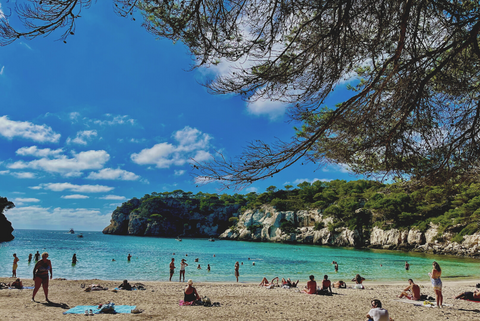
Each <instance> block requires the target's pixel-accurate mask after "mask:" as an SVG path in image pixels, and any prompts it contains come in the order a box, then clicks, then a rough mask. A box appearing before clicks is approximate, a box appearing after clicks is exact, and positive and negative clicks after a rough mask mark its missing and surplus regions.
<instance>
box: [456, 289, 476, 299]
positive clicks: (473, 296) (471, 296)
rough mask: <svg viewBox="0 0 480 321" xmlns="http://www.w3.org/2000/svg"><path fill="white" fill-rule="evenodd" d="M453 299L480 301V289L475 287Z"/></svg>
mask: <svg viewBox="0 0 480 321" xmlns="http://www.w3.org/2000/svg"><path fill="white" fill-rule="evenodd" d="M454 299H462V300H471V301H480V289H477V290H475V291H473V292H463V293H461V294H459V295H457V296H456V297H454Z"/></svg>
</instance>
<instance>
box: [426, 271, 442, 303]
mask: <svg viewBox="0 0 480 321" xmlns="http://www.w3.org/2000/svg"><path fill="white" fill-rule="evenodd" d="M432 266H433V269H432V272H430V273H428V275H429V276H430V281H431V282H432V286H433V291H435V297H436V299H437V307H439V308H441V307H442V305H443V294H442V280H441V279H440V276H442V269H441V268H440V265H439V264H438V263H437V262H435V261H433V263H432Z"/></svg>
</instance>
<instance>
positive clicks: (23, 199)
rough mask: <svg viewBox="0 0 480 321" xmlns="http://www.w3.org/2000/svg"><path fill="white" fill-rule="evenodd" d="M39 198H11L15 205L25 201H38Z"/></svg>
mask: <svg viewBox="0 0 480 321" xmlns="http://www.w3.org/2000/svg"><path fill="white" fill-rule="evenodd" d="M38 202H40V200H39V199H38V198H23V197H17V198H15V199H14V200H13V203H14V204H15V206H21V205H23V204H25V203H38Z"/></svg>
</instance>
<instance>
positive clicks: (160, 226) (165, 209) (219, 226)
mask: <svg viewBox="0 0 480 321" xmlns="http://www.w3.org/2000/svg"><path fill="white" fill-rule="evenodd" d="M140 206H141V201H140V200H138V199H132V200H130V201H128V202H125V203H124V204H122V206H120V207H118V208H117V209H116V210H115V211H114V212H113V213H112V219H111V220H110V225H109V226H107V227H106V228H105V229H104V230H103V233H104V234H120V235H141V236H165V237H176V236H179V235H184V236H190V237H211V236H215V237H216V236H218V234H220V232H221V231H223V230H224V229H225V228H226V227H227V226H228V219H229V218H230V217H232V215H233V213H236V212H237V211H238V209H239V206H238V205H230V206H222V207H217V208H213V209H211V211H209V212H208V213H200V212H198V211H195V208H194V207H192V205H191V204H189V203H188V202H185V201H182V200H180V199H175V198H169V199H162V200H159V201H157V202H151V203H150V204H149V206H150V207H149V208H148V209H142V210H141V211H140V210H139V209H140ZM151 214H154V215H151Z"/></svg>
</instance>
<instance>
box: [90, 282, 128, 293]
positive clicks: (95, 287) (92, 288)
mask: <svg viewBox="0 0 480 321" xmlns="http://www.w3.org/2000/svg"><path fill="white" fill-rule="evenodd" d="M127 283H128V282H127ZM122 285H123V283H122ZM105 290H108V288H105V287H103V286H101V285H100V284H92V285H90V286H87V287H86V288H85V290H83V291H85V292H90V291H105Z"/></svg>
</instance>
